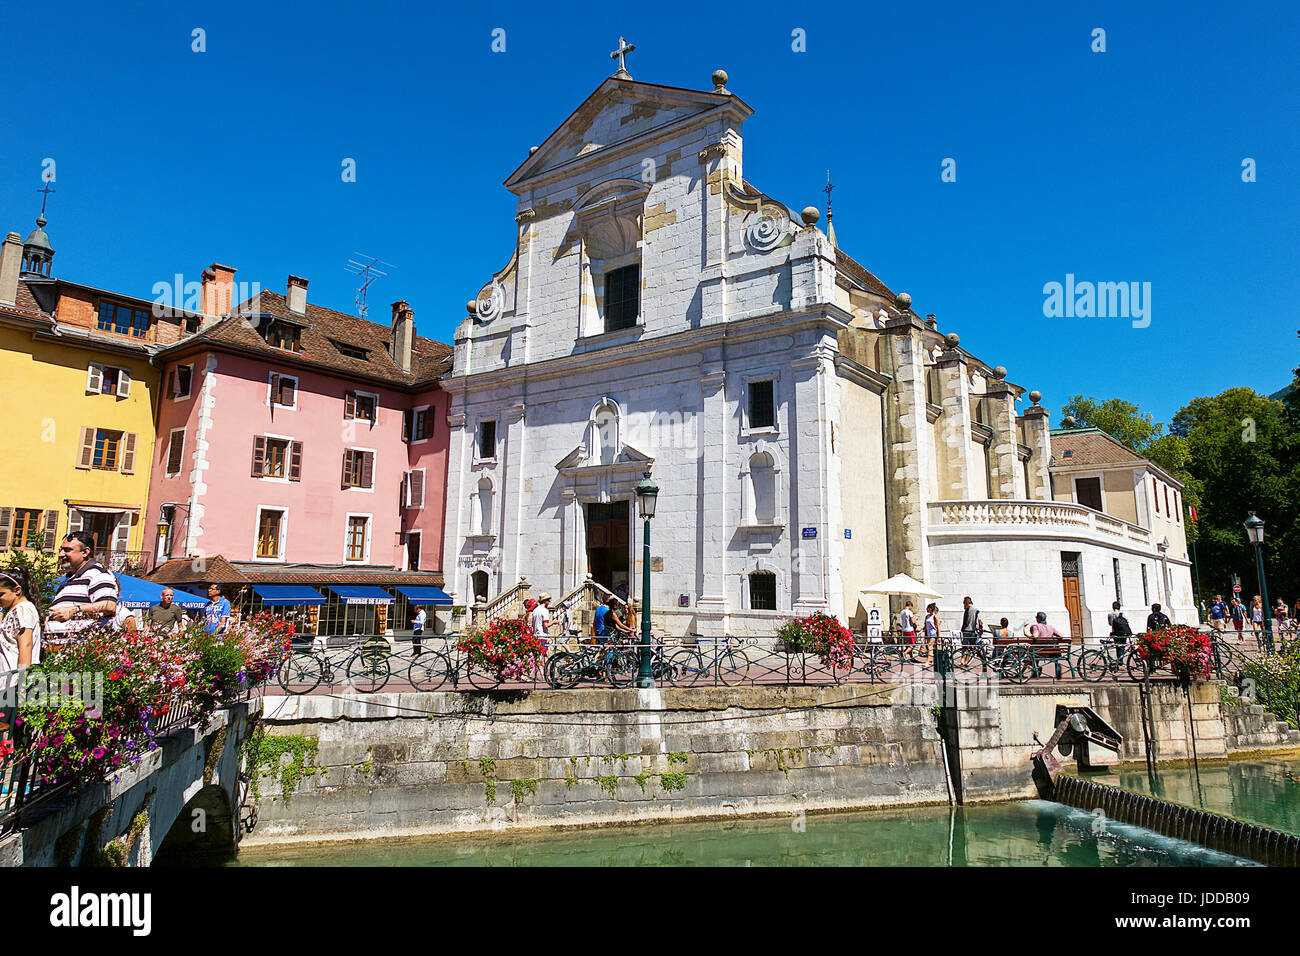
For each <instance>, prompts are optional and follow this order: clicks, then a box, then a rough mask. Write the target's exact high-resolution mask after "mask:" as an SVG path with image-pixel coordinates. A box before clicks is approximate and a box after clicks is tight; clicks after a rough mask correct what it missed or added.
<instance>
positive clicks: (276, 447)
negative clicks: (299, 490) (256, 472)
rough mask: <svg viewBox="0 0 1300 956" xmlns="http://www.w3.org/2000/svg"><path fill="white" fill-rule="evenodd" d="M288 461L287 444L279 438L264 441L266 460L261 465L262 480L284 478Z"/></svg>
mask: <svg viewBox="0 0 1300 956" xmlns="http://www.w3.org/2000/svg"><path fill="white" fill-rule="evenodd" d="M288 459H289V443H288V442H287V441H285V440H284V439H281V438H268V439H267V440H266V458H265V460H264V461H263V463H262V477H263V478H284V477H286V468H287V467H288V464H289V462H288Z"/></svg>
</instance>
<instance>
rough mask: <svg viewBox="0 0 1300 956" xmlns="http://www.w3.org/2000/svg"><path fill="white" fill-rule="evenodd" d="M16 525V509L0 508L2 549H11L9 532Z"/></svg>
mask: <svg viewBox="0 0 1300 956" xmlns="http://www.w3.org/2000/svg"><path fill="white" fill-rule="evenodd" d="M13 524H14V509H13V508H0V548H7V547H9V531H10V529H12V528H13Z"/></svg>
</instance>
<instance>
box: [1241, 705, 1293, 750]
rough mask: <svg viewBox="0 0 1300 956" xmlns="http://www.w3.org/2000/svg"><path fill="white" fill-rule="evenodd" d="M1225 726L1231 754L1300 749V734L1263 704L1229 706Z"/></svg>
mask: <svg viewBox="0 0 1300 956" xmlns="http://www.w3.org/2000/svg"><path fill="white" fill-rule="evenodd" d="M1223 723H1224V730H1225V732H1226V734H1225V735H1226V736H1227V744H1228V749H1229V750H1264V749H1269V748H1273V747H1287V746H1298V747H1300V730H1298V729H1296V728H1294V727H1292V726H1291V725H1290V724H1289V723H1287V722H1286V721H1285V720H1279V719H1278V717H1277V715H1276V714H1274V713H1272V712H1271V711H1268V710H1266V709H1265V708H1264V705H1263V704H1242V705H1240V706H1237V707H1232V706H1225V707H1224V708H1223Z"/></svg>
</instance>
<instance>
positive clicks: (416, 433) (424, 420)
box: [411, 408, 432, 441]
mask: <svg viewBox="0 0 1300 956" xmlns="http://www.w3.org/2000/svg"><path fill="white" fill-rule="evenodd" d="M431 424H432V419H431V418H430V417H429V409H427V408H417V409H416V410H415V414H414V416H413V418H412V425H411V436H412V439H413V440H414V441H424V440H425V439H426V438H428V437H429V435H430V431H429V426H430V425H431Z"/></svg>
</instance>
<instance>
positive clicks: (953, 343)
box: [943, 332, 961, 349]
mask: <svg viewBox="0 0 1300 956" xmlns="http://www.w3.org/2000/svg"><path fill="white" fill-rule="evenodd" d="M943 344H944V345H946V346H948V348H950V349H955V348H956V347H957V346H959V345H961V336H960V335H958V334H957V333H956V332H949V333H948V334H947V335H945V336H944V337H943Z"/></svg>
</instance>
